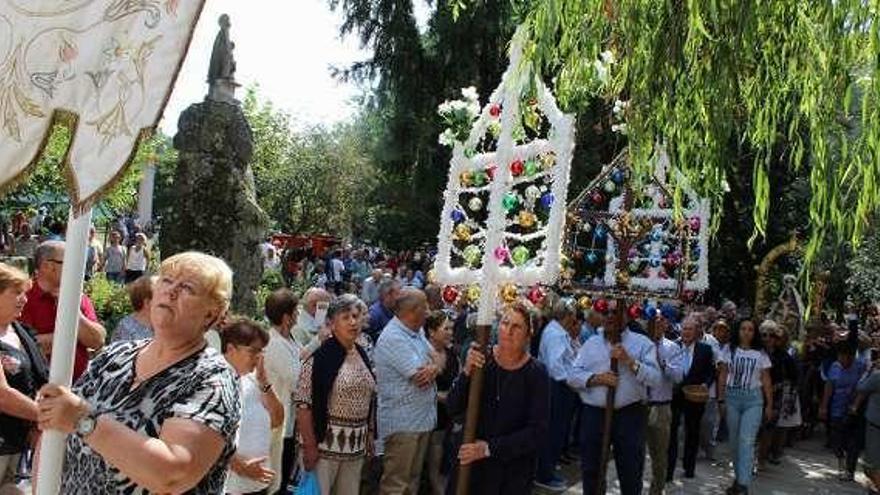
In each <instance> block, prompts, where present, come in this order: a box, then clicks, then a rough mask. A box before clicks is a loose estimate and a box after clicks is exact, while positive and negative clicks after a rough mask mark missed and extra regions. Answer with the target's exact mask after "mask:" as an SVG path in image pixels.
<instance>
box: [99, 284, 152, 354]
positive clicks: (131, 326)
mask: <svg viewBox="0 0 880 495" xmlns="http://www.w3.org/2000/svg"><path fill="white" fill-rule="evenodd" d="M155 278H156V277H151V276H149V275H144V276H143V277H141V278H139V279H137V280H135V281H134V282H132V283H130V284H128V285H126V286H125V291H126V292H128V300H129V301H130V302H131V307H132V309H134V311H133V312H132V313H131V314H129V315H126V316H125V317H124V318H122V319H121V320H119V323H118V324H116V329H115V330H113V335H111V336H110V341H111V342H119V341H122V340H140V339H148V338H150V337H152V336H153V329H152V324H151V323H150V311H152V309H151V308H150V304H151V301H152V299H153V284H154V283H155V280H154V279H155Z"/></svg>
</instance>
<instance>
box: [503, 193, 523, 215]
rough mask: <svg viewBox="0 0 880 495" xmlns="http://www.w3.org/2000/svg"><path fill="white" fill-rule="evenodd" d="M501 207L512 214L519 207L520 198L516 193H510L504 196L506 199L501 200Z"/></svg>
mask: <svg viewBox="0 0 880 495" xmlns="http://www.w3.org/2000/svg"><path fill="white" fill-rule="evenodd" d="M501 206H502V207H503V208H504V210H505V211H507V212H510V211H511V210H513V209H515V208H516V207H517V206H519V196H517V195H516V194H515V193H512V192H508V193H507V194H505V195H504V198H502V199H501Z"/></svg>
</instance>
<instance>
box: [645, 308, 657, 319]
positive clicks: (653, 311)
mask: <svg viewBox="0 0 880 495" xmlns="http://www.w3.org/2000/svg"><path fill="white" fill-rule="evenodd" d="M645 316H647V317H648V319H649V320H653V319H654V318H655V317H656V316H657V308H655V307H654V305H653V304H649V305H647V306H646V307H645Z"/></svg>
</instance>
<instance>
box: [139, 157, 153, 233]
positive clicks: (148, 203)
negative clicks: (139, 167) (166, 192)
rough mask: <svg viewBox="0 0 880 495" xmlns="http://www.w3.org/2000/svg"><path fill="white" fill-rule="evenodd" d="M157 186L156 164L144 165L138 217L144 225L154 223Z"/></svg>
mask: <svg viewBox="0 0 880 495" xmlns="http://www.w3.org/2000/svg"><path fill="white" fill-rule="evenodd" d="M155 184H156V163H155V161H149V162H147V163H146V164H145V165H144V176H143V177H142V178H141V183H140V187H138V216H139V218H140V219H141V222H142V223H143V224H144V225H147V223H152V221H153V189H154V187H155Z"/></svg>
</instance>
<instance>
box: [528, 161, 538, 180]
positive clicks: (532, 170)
mask: <svg viewBox="0 0 880 495" xmlns="http://www.w3.org/2000/svg"><path fill="white" fill-rule="evenodd" d="M525 172H526V177H531V176H533V175H535V174H537V173H538V162H536V161H535V160H526V165H525Z"/></svg>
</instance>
